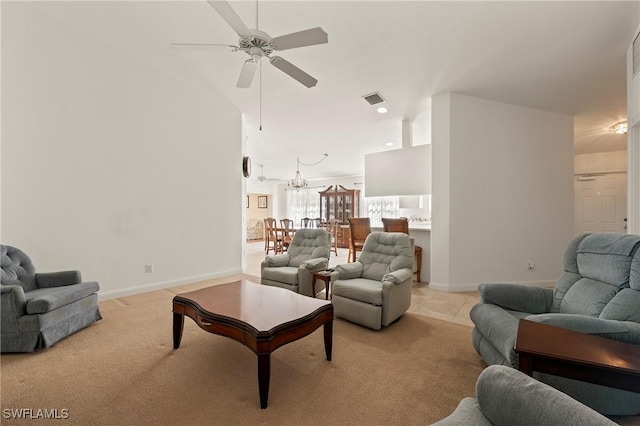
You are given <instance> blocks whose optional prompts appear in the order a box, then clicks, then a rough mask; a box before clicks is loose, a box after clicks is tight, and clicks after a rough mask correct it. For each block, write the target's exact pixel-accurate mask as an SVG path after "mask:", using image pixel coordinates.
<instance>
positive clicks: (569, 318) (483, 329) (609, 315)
mask: <svg viewBox="0 0 640 426" xmlns="http://www.w3.org/2000/svg"><path fill="white" fill-rule="evenodd" d="M563 267H564V271H565V272H564V274H563V275H562V276H561V277H560V279H559V280H558V282H557V283H556V286H555V288H553V289H550V288H541V287H534V286H525V285H515V284H481V285H480V287H479V289H478V290H479V292H480V296H481V299H480V303H478V304H477V305H475V306H474V307H473V308H472V309H471V312H470V317H471V320H472V321H473V323H474V324H475V328H474V329H473V334H472V341H473V346H474V347H475V349H476V350H477V351H478V353H479V354H480V355H481V356H482V358H483V359H484V361H485V362H486V363H487V364H489V365H491V364H504V365H507V366H511V367H514V368H515V367H517V366H518V357H517V355H516V354H515V352H514V349H513V348H514V343H515V339H516V334H517V329H518V320H519V319H520V318H526V319H527V320H530V321H537V322H542V323H547V324H550V325H554V326H557V327H562V328H566V329H570V330H574V331H578V332H582V333H588V334H593V335H596V336H601V337H606V338H609V339H614V340H618V341H621V342H625V343H630V344H635V345H640V236H639V235H620V234H584V235H580V236H578V237H576V238H575V239H573V240H572V241H571V243H570V244H569V246H568V248H567V250H566V252H565V254H564V259H563ZM534 377H536V378H539V379H540V380H541V381H543V382H545V383H547V384H550V385H551V386H553V387H555V388H557V389H559V390H560V391H562V392H564V393H566V394H568V395H570V396H571V397H573V398H575V399H577V400H578V401H580V402H582V403H584V404H586V405H588V406H589V407H591V408H593V409H595V410H596V411H598V412H600V413H602V414H605V415H635V414H638V413H640V394H638V393H633V392H628V391H623V390H619V389H613V388H609V387H605V386H600V385H595V384H591V383H586V382H582V381H577V380H572V379H567V378H562V377H557V376H552V375H548V374H539V373H535V372H534Z"/></svg>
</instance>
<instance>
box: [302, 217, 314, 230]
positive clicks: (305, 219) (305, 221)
mask: <svg viewBox="0 0 640 426" xmlns="http://www.w3.org/2000/svg"><path fill="white" fill-rule="evenodd" d="M310 224H311V219H310V218H308V217H303V218H302V219H300V228H308V227H309V225H310Z"/></svg>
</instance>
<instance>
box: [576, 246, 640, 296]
mask: <svg viewBox="0 0 640 426" xmlns="http://www.w3.org/2000/svg"><path fill="white" fill-rule="evenodd" d="M639 243H640V236H638V235H621V234H591V235H588V236H586V237H585V238H584V239H583V240H582V242H581V243H580V245H579V246H578V254H577V264H578V273H579V274H580V275H581V276H582V277H584V278H590V279H592V280H596V281H601V282H604V283H607V284H611V285H615V286H617V287H619V288H623V287H628V282H629V273H630V269H631V259H632V254H634V253H635V250H637V247H636V246H638V244H639Z"/></svg>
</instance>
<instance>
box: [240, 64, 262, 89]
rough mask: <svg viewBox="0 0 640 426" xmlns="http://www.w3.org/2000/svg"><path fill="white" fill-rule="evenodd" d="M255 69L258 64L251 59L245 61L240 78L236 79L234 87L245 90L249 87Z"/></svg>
mask: <svg viewBox="0 0 640 426" xmlns="http://www.w3.org/2000/svg"><path fill="white" fill-rule="evenodd" d="M256 69H258V64H257V63H256V62H255V61H254V60H253V59H247V60H246V61H245V62H244V65H243V66H242V71H240V77H238V83H237V84H236V87H239V88H240V89H246V88H248V87H249V86H251V81H252V80H253V76H254V75H255V73H256Z"/></svg>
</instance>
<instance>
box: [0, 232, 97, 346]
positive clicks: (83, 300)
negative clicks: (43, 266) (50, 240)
mask: <svg viewBox="0 0 640 426" xmlns="http://www.w3.org/2000/svg"><path fill="white" fill-rule="evenodd" d="M0 250H1V254H2V260H1V265H2V285H1V286H0V290H1V294H0V297H1V302H2V304H1V309H2V311H1V313H0V316H1V317H2V324H1V325H2V329H1V330H0V335H1V336H2V338H1V343H0V344H1V348H0V349H1V350H2V352H3V353H4V352H33V351H35V350H38V349H42V348H48V347H50V346H51V345H53V344H54V343H56V342H58V341H60V340H61V339H63V338H65V337H67V336H69V335H70V334H73V333H75V332H76V331H78V330H80V329H82V328H85V327H87V326H88V325H90V324H92V323H94V322H95V321H97V320H99V319H101V318H102V316H101V315H100V310H99V309H98V294H97V291H98V290H99V286H98V283H97V282H95V281H87V282H82V277H81V275H80V272H79V271H64V272H50V273H36V269H35V266H34V265H33V263H32V262H31V259H29V256H27V255H26V254H25V253H24V252H23V251H21V250H19V249H17V248H15V247H11V246H6V245H1V246H0Z"/></svg>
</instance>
